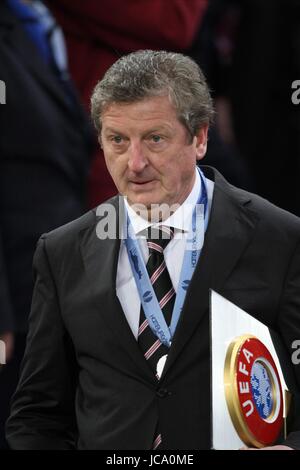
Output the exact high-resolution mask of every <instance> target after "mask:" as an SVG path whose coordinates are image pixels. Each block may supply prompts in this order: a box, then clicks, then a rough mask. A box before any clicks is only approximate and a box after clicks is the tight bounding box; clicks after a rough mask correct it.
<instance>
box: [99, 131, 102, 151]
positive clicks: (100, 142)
mask: <svg viewBox="0 0 300 470" xmlns="http://www.w3.org/2000/svg"><path fill="white" fill-rule="evenodd" d="M98 142H99V145H100V147H101V149H102V150H103V144H102V139H101V133H100V134H99V135H98Z"/></svg>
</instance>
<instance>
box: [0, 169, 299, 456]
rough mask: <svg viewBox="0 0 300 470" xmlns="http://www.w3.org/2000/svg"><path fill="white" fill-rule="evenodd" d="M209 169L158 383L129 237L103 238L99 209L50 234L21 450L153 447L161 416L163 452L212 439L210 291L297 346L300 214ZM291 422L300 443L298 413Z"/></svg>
mask: <svg viewBox="0 0 300 470" xmlns="http://www.w3.org/2000/svg"><path fill="white" fill-rule="evenodd" d="M204 171H205V173H206V175H207V176H208V177H209V178H211V179H213V180H214V181H215V188H214V196H213V205H212V211H211V216H210V221H209V226H208V229H207V232H206V236H205V242H204V248H203V251H202V255H201V258H200V260H199V262H198V265H197V268H196V271H195V273H194V277H193V279H192V282H191V284H190V287H189V290H188V291H187V295H186V300H185V305H184V308H183V312H182V315H181V318H180V321H179V323H178V326H177V329H176V332H175V336H174V339H173V342H172V346H171V349H170V353H169V356H168V360H167V363H166V366H165V369H164V372H163V375H162V377H161V380H160V382H159V383H158V382H157V380H156V378H155V377H154V375H153V373H152V371H151V370H150V368H149V365H148V364H147V362H146V360H145V359H144V356H143V354H142V352H141V350H140V349H139V346H138V344H137V342H136V340H135V338H134V336H133V335H132V332H131V330H130V327H129V326H128V324H127V321H126V318H125V315H124V313H123V311H122V309H121V306H120V303H119V301H118V298H117V296H116V270H117V262H118V253H119V243H120V242H119V241H118V240H111V239H107V240H99V239H98V238H97V236H96V225H97V217H96V214H95V211H91V212H88V213H87V214H86V215H85V216H83V217H82V218H80V219H78V220H76V221H74V222H72V223H70V224H68V225H66V226H64V227H61V228H59V229H58V230H55V231H53V232H52V233H49V234H47V235H44V236H43V237H42V238H41V240H40V242H39V245H38V248H37V251H36V255H35V259H34V266H35V275H36V285H35V291H34V297H33V304H32V311H31V315H30V332H29V337H28V344H27V349H26V353H25V360H24V364H23V370H22V374H21V380H20V383H19V387H18V390H17V392H16V395H15V398H14V402H13V406H12V413H11V417H10V419H9V421H8V425H7V437H8V441H9V443H10V445H11V447H12V448H14V449H44V448H48V449H49V448H71V447H78V448H80V449H150V448H151V444H152V439H153V435H154V431H155V427H156V423H157V420H158V419H159V422H160V428H161V432H162V434H163V447H164V448H165V449H207V448H209V447H210V445H211V436H210V419H211V416H210V350H209V324H208V307H209V289H210V288H213V289H215V290H216V291H218V292H220V293H221V294H222V295H224V296H225V297H227V298H228V299H230V300H231V301H233V302H235V303H236V304H238V305H239V306H240V307H241V308H243V309H245V310H246V311H248V312H249V313H250V314H252V315H253V316H255V317H256V318H258V319H259V320H261V321H263V322H264V323H265V324H267V325H268V326H272V327H273V328H274V329H275V330H276V331H277V332H278V333H279V334H280V336H281V338H282V341H283V343H284V347H285V348H286V350H287V351H288V354H289V356H290V355H291V353H292V352H293V351H292V350H291V343H292V341H293V340H294V339H296V338H299V337H300V247H299V242H300V221H299V219H298V218H296V217H295V216H293V215H291V214H288V213H286V212H284V211H283V210H281V209H278V208H276V207H274V206H273V205H271V204H270V203H268V202H267V201H265V200H263V199H261V198H260V197H258V196H255V195H252V194H250V193H247V192H244V191H242V190H239V189H237V188H235V187H233V186H231V185H229V184H228V183H227V182H226V181H225V180H224V179H223V177H222V176H221V175H220V174H219V173H218V172H217V171H215V170H213V169H212V168H209V167H204ZM109 202H110V203H111V204H112V205H113V206H115V207H117V205H118V198H114V199H111V200H110V201H109ZM224 321H226V319H224ZM299 368H300V366H295V368H294V373H295V375H296V379H297V380H298V386H299V382H300V371H299ZM75 415H76V418H75ZM292 426H293V430H295V431H296V430H298V432H296V433H294V434H291V437H290V441H288V442H289V443H290V444H291V443H292V444H293V445H294V446H297V445H298V447H300V445H299V443H300V438H299V435H300V432H299V431H300V425H299V419H298V421H297V420H295V421H294V422H293V423H292Z"/></svg>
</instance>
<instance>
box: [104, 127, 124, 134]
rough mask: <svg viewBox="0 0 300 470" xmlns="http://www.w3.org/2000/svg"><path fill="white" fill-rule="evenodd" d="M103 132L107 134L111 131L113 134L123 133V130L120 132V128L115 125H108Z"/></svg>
mask: <svg viewBox="0 0 300 470" xmlns="http://www.w3.org/2000/svg"><path fill="white" fill-rule="evenodd" d="M103 132H104V133H105V134H109V133H112V134H123V132H120V131H119V130H117V129H114V128H113V127H106V128H105V129H104V130H103Z"/></svg>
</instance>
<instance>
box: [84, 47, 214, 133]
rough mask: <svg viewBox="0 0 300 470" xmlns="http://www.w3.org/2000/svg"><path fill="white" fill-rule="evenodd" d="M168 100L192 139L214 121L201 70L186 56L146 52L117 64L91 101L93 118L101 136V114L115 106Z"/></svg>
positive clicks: (98, 86)
mask: <svg viewBox="0 0 300 470" xmlns="http://www.w3.org/2000/svg"><path fill="white" fill-rule="evenodd" d="M154 96H169V99H170V101H171V103H172V104H173V105H174V107H175V109H176V110H177V115H178V119H179V121H180V122H181V123H182V124H183V125H184V126H185V127H186V129H187V130H188V132H189V134H190V135H191V137H193V136H195V135H196V134H197V132H198V131H199V129H200V128H201V127H202V126H203V125H205V124H209V123H210V122H211V121H212V118H213V114H214V110H213V104H212V98H211V96H210V92H209V89H208V86H207V83H206V80H205V77H204V75H203V73H202V71H201V69H200V67H199V66H198V65H197V64H196V62H194V61H193V60H192V59H191V58H190V57H187V56H185V55H183V54H179V53H174V52H166V51H151V50H144V51H138V52H133V53H131V54H128V55H126V56H123V57H121V58H120V59H119V60H117V61H116V62H115V63H114V64H113V65H112V66H111V67H110V68H109V69H108V70H107V72H106V73H105V75H104V77H103V79H102V80H100V81H99V82H98V83H97V85H96V87H95V89H94V91H93V94H92V97H91V114H92V119H93V122H94V125H95V127H96V129H97V131H98V132H99V133H100V132H101V114H102V112H103V110H104V109H105V108H106V107H107V106H108V105H109V104H112V103H128V104H129V103H132V102H136V101H140V100H143V99H145V98H151V97H154Z"/></svg>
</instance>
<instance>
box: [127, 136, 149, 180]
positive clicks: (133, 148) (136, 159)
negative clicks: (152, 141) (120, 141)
mask: <svg viewBox="0 0 300 470" xmlns="http://www.w3.org/2000/svg"><path fill="white" fill-rule="evenodd" d="M128 153H129V158H128V168H129V170H130V171H133V172H135V173H140V172H141V171H143V169H144V168H145V167H146V166H147V157H146V153H145V148H144V147H143V145H142V143H141V142H131V145H130V148H129V149H128Z"/></svg>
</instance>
